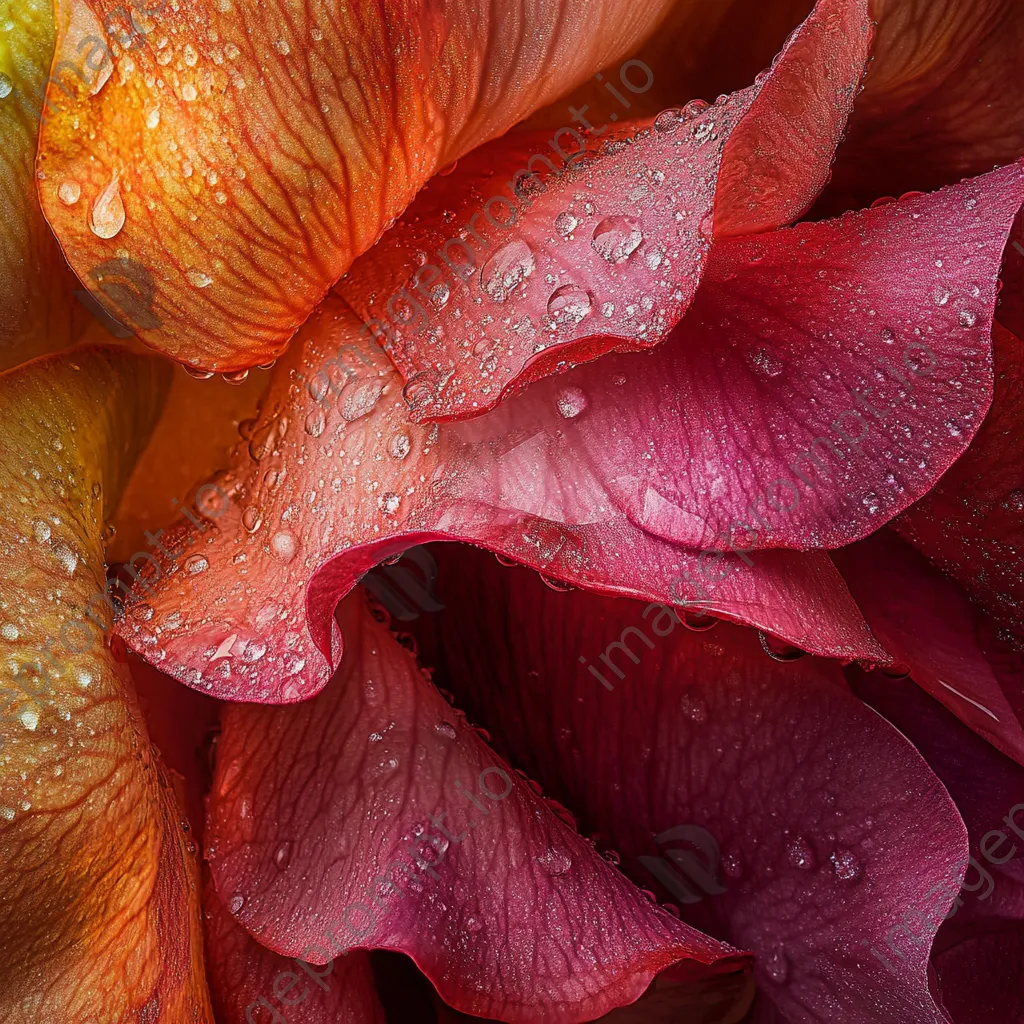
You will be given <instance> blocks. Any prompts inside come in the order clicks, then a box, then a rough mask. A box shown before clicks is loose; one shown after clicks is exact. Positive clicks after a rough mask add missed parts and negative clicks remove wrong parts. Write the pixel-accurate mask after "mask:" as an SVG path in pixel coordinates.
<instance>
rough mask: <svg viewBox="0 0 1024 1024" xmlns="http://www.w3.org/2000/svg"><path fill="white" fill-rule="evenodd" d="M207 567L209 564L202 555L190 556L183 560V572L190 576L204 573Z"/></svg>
mask: <svg viewBox="0 0 1024 1024" xmlns="http://www.w3.org/2000/svg"><path fill="white" fill-rule="evenodd" d="M209 567H210V563H209V562H208V561H207V559H206V557H205V556H204V555H190V556H189V557H188V558H186V559H185V571H186V572H187V573H189V574H190V575H192V576H198V575H199V573H201V572H206V570H207V569H208V568H209Z"/></svg>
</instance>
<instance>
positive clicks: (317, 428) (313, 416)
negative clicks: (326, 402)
mask: <svg viewBox="0 0 1024 1024" xmlns="http://www.w3.org/2000/svg"><path fill="white" fill-rule="evenodd" d="M326 425H327V417H326V416H324V413H323V410H322V409H314V410H313V411H312V412H311V413H310V414H309V415H308V416H307V417H306V423H305V425H304V427H303V429H304V430H305V431H306V433H307V434H309V436H310V437H319V436H320V435H321V434H322V433H323V432H324V427H325V426H326Z"/></svg>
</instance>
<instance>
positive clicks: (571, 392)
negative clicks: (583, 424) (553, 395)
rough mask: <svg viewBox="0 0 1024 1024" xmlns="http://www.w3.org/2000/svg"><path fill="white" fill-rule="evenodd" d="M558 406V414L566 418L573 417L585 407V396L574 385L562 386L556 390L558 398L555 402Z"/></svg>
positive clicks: (570, 418)
mask: <svg viewBox="0 0 1024 1024" xmlns="http://www.w3.org/2000/svg"><path fill="white" fill-rule="evenodd" d="M555 404H556V405H557V406H558V412H559V415H561V416H564V417H565V418H566V419H567V420H572V419H575V418H576V417H577V416H579V415H580V413H582V412H584V411H585V410H586V408H587V396H586V394H585V393H584V392H583V391H581V390H580V389H579V388H576V387H567V388H562V390H561V391H559V392H558V399H557V401H556V403H555Z"/></svg>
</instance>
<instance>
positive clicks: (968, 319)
mask: <svg viewBox="0 0 1024 1024" xmlns="http://www.w3.org/2000/svg"><path fill="white" fill-rule="evenodd" d="M957 320H958V321H959V322H960V326H961V327H973V326H974V325H975V324H976V323H977V322H978V314H977V313H975V312H974V311H973V310H971V309H961V310H960V315H959V316H958V317H957Z"/></svg>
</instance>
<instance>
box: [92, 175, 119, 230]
mask: <svg viewBox="0 0 1024 1024" xmlns="http://www.w3.org/2000/svg"><path fill="white" fill-rule="evenodd" d="M124 219H125V217H124V202H123V201H122V199H121V183H120V179H119V177H118V175H117V174H115V175H114V177H113V178H112V179H111V181H110V183H109V184H108V185H107V186H106V188H104V189H103V191H102V192H101V193H100V194H99V195H98V196H97V197H96V201H95V202H94V203H93V204H92V210H91V211H90V213H89V228H90V230H91V231H92V233H93V234H94V235H96V236H97V237H98V238H113V237H114V236H115V235H116V234H117V233H118V232H119V231H120V230H121V228H123V227H124Z"/></svg>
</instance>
